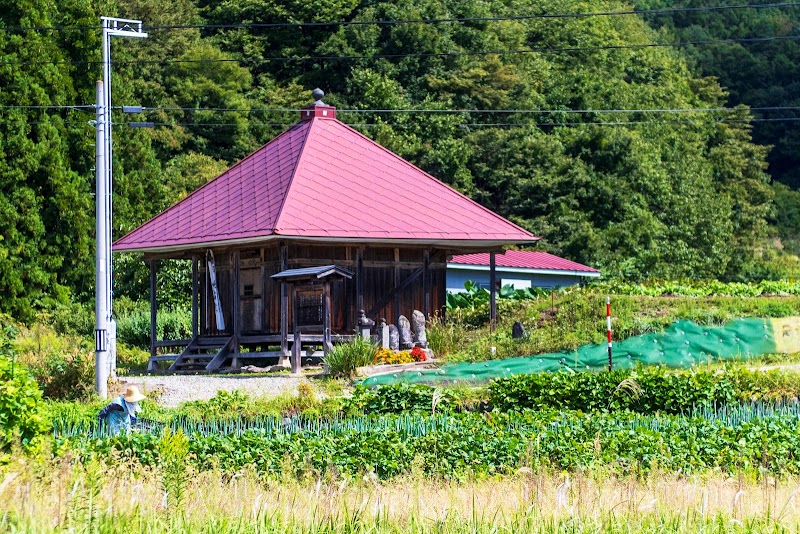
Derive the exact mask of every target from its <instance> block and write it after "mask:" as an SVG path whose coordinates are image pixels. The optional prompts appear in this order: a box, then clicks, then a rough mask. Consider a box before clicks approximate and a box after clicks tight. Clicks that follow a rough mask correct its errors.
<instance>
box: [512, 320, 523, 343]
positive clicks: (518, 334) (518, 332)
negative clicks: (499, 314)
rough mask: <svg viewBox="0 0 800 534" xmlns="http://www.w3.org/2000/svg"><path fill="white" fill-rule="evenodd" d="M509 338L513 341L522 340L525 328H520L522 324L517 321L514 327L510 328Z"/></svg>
mask: <svg viewBox="0 0 800 534" xmlns="http://www.w3.org/2000/svg"><path fill="white" fill-rule="evenodd" d="M511 337H512V338H514V339H522V338H523V337H525V327H524V326H522V323H521V322H519V321H517V322H516V323H514V326H512V327H511Z"/></svg>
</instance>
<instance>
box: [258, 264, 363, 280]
mask: <svg viewBox="0 0 800 534" xmlns="http://www.w3.org/2000/svg"><path fill="white" fill-rule="evenodd" d="M331 275H335V276H337V277H341V278H347V279H350V278H353V273H351V272H350V271H348V270H347V269H342V268H341V267H337V266H336V265H325V266H323V267H306V268H304V269H287V270H285V271H281V272H279V273H277V274H273V275H272V276H270V278H275V279H278V280H283V281H285V282H298V281H301V280H305V281H308V282H313V281H314V280H322V279H325V278H327V277H329V276H331Z"/></svg>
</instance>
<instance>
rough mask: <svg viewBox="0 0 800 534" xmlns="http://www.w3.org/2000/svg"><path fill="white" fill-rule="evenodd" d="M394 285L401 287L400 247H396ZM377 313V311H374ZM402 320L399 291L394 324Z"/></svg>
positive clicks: (395, 301)
mask: <svg viewBox="0 0 800 534" xmlns="http://www.w3.org/2000/svg"><path fill="white" fill-rule="evenodd" d="M393 282H394V283H393V284H392V285H393V286H394V287H399V286H400V249H399V248H397V247H395V249H394V280H393ZM373 313H375V312H373ZM371 315H372V313H370V314H367V317H369V316H371ZM399 320H400V294H399V293H398V294H397V295H396V296H395V297H394V321H393V322H394V324H397V322H398V321H399Z"/></svg>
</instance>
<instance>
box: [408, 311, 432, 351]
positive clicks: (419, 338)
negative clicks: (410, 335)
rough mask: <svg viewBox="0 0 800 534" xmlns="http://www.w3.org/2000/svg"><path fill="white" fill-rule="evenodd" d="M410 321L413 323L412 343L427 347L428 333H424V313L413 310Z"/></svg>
mask: <svg viewBox="0 0 800 534" xmlns="http://www.w3.org/2000/svg"><path fill="white" fill-rule="evenodd" d="M411 323H412V324H413V325H414V343H416V344H417V345H419V346H420V347H422V348H423V349H424V348H427V347H428V335H427V334H426V333H425V314H424V313H422V312H421V311H419V310H414V313H412V314H411Z"/></svg>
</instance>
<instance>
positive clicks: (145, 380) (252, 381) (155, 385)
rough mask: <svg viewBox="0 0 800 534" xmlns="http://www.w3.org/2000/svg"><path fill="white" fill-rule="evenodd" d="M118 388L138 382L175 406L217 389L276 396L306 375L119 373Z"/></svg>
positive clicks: (163, 403)
mask: <svg viewBox="0 0 800 534" xmlns="http://www.w3.org/2000/svg"><path fill="white" fill-rule="evenodd" d="M119 381H120V383H121V390H122V391H124V390H125V388H126V387H127V386H129V385H133V386H138V387H139V389H141V390H142V392H143V393H144V394H145V395H152V396H153V397H154V398H155V399H156V402H158V404H159V405H161V406H165V407H167V408H174V407H176V406H177V405H178V404H180V403H182V402H184V401H191V400H208V399H210V398H211V397H213V396H214V395H216V393H217V392H218V391H221V390H224V391H234V390H238V391H243V392H245V393H247V394H248V395H250V396H252V397H275V396H277V395H280V394H281V393H286V392H290V393H294V392H295V391H297V385H298V384H300V382H303V381H305V378H301V377H295V376H289V375H277V376H260V377H247V376H241V377H239V376H233V377H218V376H202V375H170V376H121V377H119Z"/></svg>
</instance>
